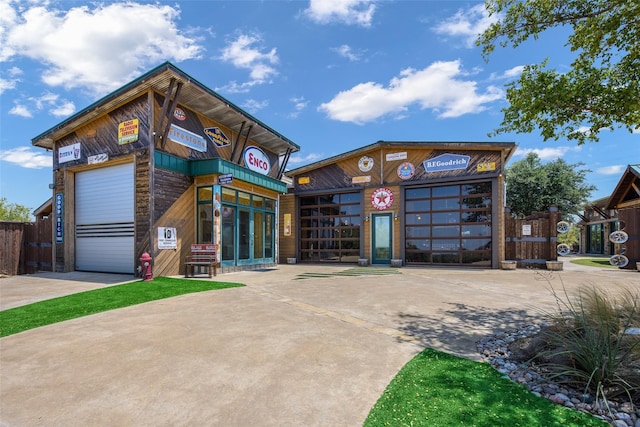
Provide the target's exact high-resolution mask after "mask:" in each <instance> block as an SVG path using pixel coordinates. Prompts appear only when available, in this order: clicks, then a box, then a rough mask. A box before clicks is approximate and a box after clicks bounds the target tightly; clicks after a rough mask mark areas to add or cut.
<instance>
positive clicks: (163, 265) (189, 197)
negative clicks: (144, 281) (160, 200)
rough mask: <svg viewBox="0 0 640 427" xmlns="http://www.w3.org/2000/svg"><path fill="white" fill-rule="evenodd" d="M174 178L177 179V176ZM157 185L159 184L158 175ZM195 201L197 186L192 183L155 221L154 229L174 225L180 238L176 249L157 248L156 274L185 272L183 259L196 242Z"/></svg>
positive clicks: (155, 257) (154, 265)
mask: <svg viewBox="0 0 640 427" xmlns="http://www.w3.org/2000/svg"><path fill="white" fill-rule="evenodd" d="M173 178H174V179H175V177H173ZM183 183H186V181H183ZM156 185H158V179H157V177H156ZM195 203H196V202H195V186H194V185H190V186H189V187H188V188H186V189H185V191H183V192H182V193H181V194H180V196H179V197H177V198H176V199H175V201H174V202H173V203H172V204H171V206H170V207H169V208H168V209H167V210H166V211H165V212H164V213H163V214H162V215H161V216H160V218H158V220H157V221H155V222H154V224H153V229H154V230H157V229H158V227H174V228H175V229H176V234H177V239H178V248H177V249H176V250H173V249H161V250H160V249H156V250H155V252H154V255H153V258H154V260H153V275H154V276H175V275H178V274H184V266H183V260H184V259H185V257H186V256H187V255H189V253H190V248H191V244H192V243H195V236H196V231H195V217H194V214H195Z"/></svg>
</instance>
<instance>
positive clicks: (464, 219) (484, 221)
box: [404, 182, 491, 266]
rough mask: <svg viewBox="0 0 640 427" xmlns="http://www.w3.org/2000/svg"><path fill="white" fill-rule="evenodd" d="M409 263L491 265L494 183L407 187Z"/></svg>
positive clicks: (406, 227)
mask: <svg viewBox="0 0 640 427" xmlns="http://www.w3.org/2000/svg"><path fill="white" fill-rule="evenodd" d="M404 246H405V262H406V263H407V264H452V263H453V264H474V265H478V266H490V265H491V182H481V183H474V184H462V185H446V186H442V187H430V188H407V189H405V245H404Z"/></svg>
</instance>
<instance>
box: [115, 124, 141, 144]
mask: <svg viewBox="0 0 640 427" xmlns="http://www.w3.org/2000/svg"><path fill="white" fill-rule="evenodd" d="M138 135H139V123H138V119H132V120H127V121H126V122H122V123H119V124H118V144H119V145H122V144H129V143H132V142H136V141H137V140H138Z"/></svg>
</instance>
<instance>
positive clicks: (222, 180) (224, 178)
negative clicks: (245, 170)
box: [218, 173, 233, 185]
mask: <svg viewBox="0 0 640 427" xmlns="http://www.w3.org/2000/svg"><path fill="white" fill-rule="evenodd" d="M232 182H233V174H232V173H225V174H224V175H220V176H218V184H220V185H228V184H231V183H232Z"/></svg>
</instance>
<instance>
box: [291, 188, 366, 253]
mask: <svg viewBox="0 0 640 427" xmlns="http://www.w3.org/2000/svg"><path fill="white" fill-rule="evenodd" d="M361 198H362V196H361V194H360V193H342V194H330V195H321V196H307V197H300V198H299V203H300V210H299V212H300V215H299V221H300V260H301V261H325V262H353V263H355V262H357V261H358V258H359V257H360V226H361V216H362V206H361Z"/></svg>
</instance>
